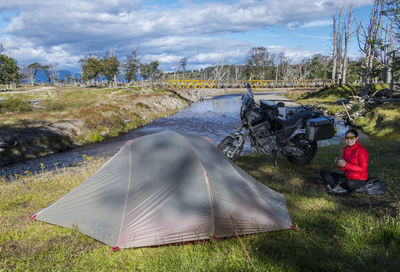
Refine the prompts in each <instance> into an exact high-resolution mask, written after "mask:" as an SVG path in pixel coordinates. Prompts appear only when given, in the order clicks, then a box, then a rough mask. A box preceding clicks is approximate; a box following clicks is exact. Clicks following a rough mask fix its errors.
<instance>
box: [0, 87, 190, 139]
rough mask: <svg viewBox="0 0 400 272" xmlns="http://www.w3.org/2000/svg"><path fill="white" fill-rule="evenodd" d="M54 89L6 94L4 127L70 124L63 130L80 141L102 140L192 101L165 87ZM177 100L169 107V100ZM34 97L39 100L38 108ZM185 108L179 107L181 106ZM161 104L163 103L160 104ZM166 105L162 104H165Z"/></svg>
mask: <svg viewBox="0 0 400 272" xmlns="http://www.w3.org/2000/svg"><path fill="white" fill-rule="evenodd" d="M134 88H135V90H137V91H138V90H139V91H140V94H136V93H132V91H130V90H128V89H126V88H96V87H93V88H82V87H54V88H52V89H47V90H41V91H37V92H29V91H26V92H23V93H14V92H5V93H0V98H3V99H4V100H2V101H0V113H5V112H8V113H9V114H7V115H5V114H3V115H0V128H2V129H8V130H15V129H32V128H34V127H40V126H44V125H54V124H56V123H66V124H67V127H68V128H69V129H66V130H64V131H63V133H65V134H66V135H68V136H69V137H70V139H71V142H72V143H73V144H74V145H84V144H89V143H94V142H98V141H102V140H104V139H107V138H110V137H115V136H118V135H121V134H122V133H126V132H127V131H128V130H130V129H134V128H137V127H140V126H143V125H144V124H146V123H147V122H150V121H152V120H154V119H157V118H160V117H164V116H166V115H169V114H172V113H175V112H176V111H178V110H179V109H180V108H183V107H184V106H185V105H187V102H186V101H184V100H182V99H180V98H178V97H176V96H174V95H173V94H171V93H169V92H168V91H166V90H165V89H162V88H154V87H153V88H145V87H134ZM166 99H173V100H174V101H175V102H176V103H172V104H169V103H167V104H166V105H164V104H165V103H164V104H163V101H164V100H166ZM28 100H39V101H40V102H38V103H36V105H35V107H32V105H31V104H30V103H29V102H27V101H28ZM179 103H180V108H174V107H173V105H175V104H179ZM157 104H158V105H157ZM160 104H162V106H160Z"/></svg>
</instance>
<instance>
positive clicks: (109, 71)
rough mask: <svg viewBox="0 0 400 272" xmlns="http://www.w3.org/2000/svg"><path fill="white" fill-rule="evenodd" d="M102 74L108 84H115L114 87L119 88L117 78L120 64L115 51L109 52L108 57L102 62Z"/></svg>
mask: <svg viewBox="0 0 400 272" xmlns="http://www.w3.org/2000/svg"><path fill="white" fill-rule="evenodd" d="M101 66H102V67H101V68H102V71H101V72H102V74H103V75H104V76H105V78H106V79H107V81H108V82H110V86H111V82H114V87H116V86H117V77H118V76H119V67H120V62H119V60H118V58H117V57H116V56H115V52H114V51H113V50H109V51H108V52H107V55H106V56H105V57H104V58H103V59H102V60H101Z"/></svg>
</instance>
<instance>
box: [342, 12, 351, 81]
mask: <svg viewBox="0 0 400 272" xmlns="http://www.w3.org/2000/svg"><path fill="white" fill-rule="evenodd" d="M352 8H353V7H352V6H351V5H350V7H349V13H348V15H347V25H346V26H345V28H344V56H343V70H342V83H343V84H345V83H346V74H347V51H348V47H349V39H350V27H351V11H352Z"/></svg>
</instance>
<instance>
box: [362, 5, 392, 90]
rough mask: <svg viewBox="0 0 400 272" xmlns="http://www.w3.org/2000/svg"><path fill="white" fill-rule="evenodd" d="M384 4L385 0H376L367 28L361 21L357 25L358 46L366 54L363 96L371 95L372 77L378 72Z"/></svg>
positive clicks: (363, 71) (364, 58) (363, 64)
mask: <svg viewBox="0 0 400 272" xmlns="http://www.w3.org/2000/svg"><path fill="white" fill-rule="evenodd" d="M384 4H385V1H384V0H375V1H374V7H373V10H372V12H371V15H370V22H369V25H368V27H367V29H365V27H364V26H363V24H361V23H359V24H358V27H357V41H358V46H359V48H360V50H361V52H362V53H363V55H364V57H363V58H362V69H363V70H362V75H361V96H368V95H369V85H370V83H371V77H372V76H373V75H374V73H375V72H376V71H375V68H376V56H377V49H378V48H377V47H378V43H379V40H378V31H379V30H380V26H381V17H382V16H381V15H382V11H383V7H384Z"/></svg>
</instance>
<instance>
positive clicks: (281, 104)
mask: <svg viewBox="0 0 400 272" xmlns="http://www.w3.org/2000/svg"><path fill="white" fill-rule="evenodd" d="M276 106H277V107H278V108H280V107H284V106H285V103H283V102H278V104H276Z"/></svg>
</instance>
